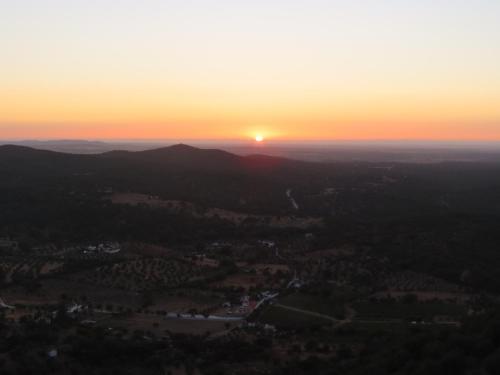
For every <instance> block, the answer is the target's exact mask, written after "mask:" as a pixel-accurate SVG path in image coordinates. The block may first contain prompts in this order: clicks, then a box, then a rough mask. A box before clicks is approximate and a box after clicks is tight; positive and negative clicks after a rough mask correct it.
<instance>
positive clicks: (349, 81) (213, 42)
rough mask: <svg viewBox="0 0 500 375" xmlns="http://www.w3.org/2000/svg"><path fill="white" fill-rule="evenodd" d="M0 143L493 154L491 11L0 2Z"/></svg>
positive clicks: (284, 0) (497, 128)
mask: <svg viewBox="0 0 500 375" xmlns="http://www.w3.org/2000/svg"><path fill="white" fill-rule="evenodd" d="M0 46H1V47H0V138H2V139H19V138H23V139H25V138H40V139H56V138H86V139H235V140H236V139H246V138H249V137H254V136H255V134H257V133H259V134H262V135H263V136H264V137H265V138H267V139H275V140H316V139H320V140H327V139H332V140H338V139H423V140H426V139H438V140H500V1H498V0H420V1H416V0H415V1H409V0H364V1H361V0H345V1H336V0H325V1H320V0H252V1H240V0H219V1H213V0H204V1H201V0H200V1H192V0H134V1H133V0H1V1H0Z"/></svg>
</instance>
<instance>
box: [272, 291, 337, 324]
mask: <svg viewBox="0 0 500 375" xmlns="http://www.w3.org/2000/svg"><path fill="white" fill-rule="evenodd" d="M279 303H280V304H281V305H285V306H290V307H294V308H297V309H302V310H307V311H312V312H315V313H318V314H323V315H327V316H331V317H336V318H337V317H338V318H339V319H342V318H343V316H344V310H345V309H344V304H343V301H338V300H336V299H334V298H328V297H327V298H325V297H317V296H311V295H306V294H302V293H297V294H292V295H289V296H286V297H284V298H281V299H280V300H279Z"/></svg>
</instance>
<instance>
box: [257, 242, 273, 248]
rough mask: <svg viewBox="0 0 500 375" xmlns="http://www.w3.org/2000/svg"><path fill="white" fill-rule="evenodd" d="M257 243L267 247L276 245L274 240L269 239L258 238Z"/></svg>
mask: <svg viewBox="0 0 500 375" xmlns="http://www.w3.org/2000/svg"><path fill="white" fill-rule="evenodd" d="M259 244H261V245H262V246H265V247H268V248H270V249H271V248H273V247H275V246H276V243H275V242H274V241H269V240H259Z"/></svg>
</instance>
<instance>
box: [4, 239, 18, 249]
mask: <svg viewBox="0 0 500 375" xmlns="http://www.w3.org/2000/svg"><path fill="white" fill-rule="evenodd" d="M18 249H19V244H18V242H17V241H12V240H10V239H9V238H0V250H18Z"/></svg>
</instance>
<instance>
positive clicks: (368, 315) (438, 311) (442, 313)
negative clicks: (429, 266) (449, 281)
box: [352, 302, 466, 321]
mask: <svg viewBox="0 0 500 375" xmlns="http://www.w3.org/2000/svg"><path fill="white" fill-rule="evenodd" d="M352 307H353V309H354V310H355V311H356V319H358V320H424V321H432V320H433V319H434V318H435V317H450V319H458V318H460V317H461V316H464V315H465V314H466V309H465V307H464V306H462V305H457V304H452V303H445V302H425V303H402V302H393V303H389V302H358V303H355V304H353V306H352Z"/></svg>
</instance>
